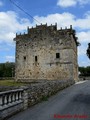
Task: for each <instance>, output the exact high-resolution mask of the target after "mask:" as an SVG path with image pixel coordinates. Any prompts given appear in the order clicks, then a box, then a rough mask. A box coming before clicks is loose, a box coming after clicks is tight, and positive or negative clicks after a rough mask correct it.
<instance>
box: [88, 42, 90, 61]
mask: <svg viewBox="0 0 90 120" xmlns="http://www.w3.org/2000/svg"><path fill="white" fill-rule="evenodd" d="M87 56H88V58H89V59H90V43H88V49H87Z"/></svg>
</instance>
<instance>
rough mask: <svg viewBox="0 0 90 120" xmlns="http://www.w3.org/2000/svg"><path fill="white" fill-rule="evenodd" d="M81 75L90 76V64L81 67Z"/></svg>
mask: <svg viewBox="0 0 90 120" xmlns="http://www.w3.org/2000/svg"><path fill="white" fill-rule="evenodd" d="M79 72H80V76H90V66H88V67H79Z"/></svg>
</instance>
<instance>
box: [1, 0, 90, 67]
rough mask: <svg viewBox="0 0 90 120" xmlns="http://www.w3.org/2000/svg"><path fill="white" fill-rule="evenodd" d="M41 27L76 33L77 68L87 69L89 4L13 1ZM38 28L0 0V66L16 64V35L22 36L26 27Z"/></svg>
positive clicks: (54, 0) (67, 0)
mask: <svg viewBox="0 0 90 120" xmlns="http://www.w3.org/2000/svg"><path fill="white" fill-rule="evenodd" d="M12 1H14V2H15V3H16V4H17V5H19V6H20V7H22V8H23V9H24V10H25V11H27V12H28V13H29V14H30V15H32V16H33V17H34V18H35V19H37V20H38V21H39V22H40V23H47V24H48V25H50V24H55V23H56V22H57V25H58V29H59V28H60V27H63V28H65V27H66V26H67V27H68V28H69V27H70V25H72V26H73V29H75V30H76V32H77V34H76V36H77V37H78V41H79V42H80V43H81V46H79V47H78V64H79V66H90V60H89V59H88V57H87V56H86V49H87V47H88V43H89V42H90V0H12ZM36 24H38V23H37V22H36V21H35V20H33V19H31V18H30V17H28V16H27V15H26V14H25V13H24V12H22V11H21V10H19V9H18V8H17V7H16V6H14V5H13V4H12V3H11V2H10V0H0V62H2V63H3V62H6V61H10V62H11V61H15V42H14V41H13V38H14V37H15V34H16V32H17V33H20V32H21V33H23V32H24V31H26V30H27V26H30V27H32V26H35V25H36Z"/></svg>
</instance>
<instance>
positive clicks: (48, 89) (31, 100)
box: [28, 80, 75, 106]
mask: <svg viewBox="0 0 90 120" xmlns="http://www.w3.org/2000/svg"><path fill="white" fill-rule="evenodd" d="M74 83H75V82H74V81H72V80H67V81H61V80H60V81H47V82H42V83H37V84H33V85H31V86H30V87H29V88H28V106H32V105H34V104H36V103H38V102H40V101H42V100H47V98H48V97H50V96H51V95H53V94H55V93H57V92H58V91H60V90H62V89H64V88H66V87H68V86H71V85H72V84H74Z"/></svg>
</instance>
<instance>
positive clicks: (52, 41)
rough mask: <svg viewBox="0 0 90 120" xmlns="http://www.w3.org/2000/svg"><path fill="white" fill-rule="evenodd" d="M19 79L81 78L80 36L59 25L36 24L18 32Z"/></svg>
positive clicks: (16, 73) (16, 70)
mask: <svg viewBox="0 0 90 120" xmlns="http://www.w3.org/2000/svg"><path fill="white" fill-rule="evenodd" d="M14 41H16V69H15V78H16V81H30V80H68V79H72V80H78V63H77V45H78V43H77V37H76V36H75V30H73V29H72V26H70V28H68V29H67V28H65V29H62V28H61V29H60V30H57V24H55V25H51V26H47V24H44V25H42V24H41V25H38V26H37V25H36V27H35V28H29V27H28V29H27V33H24V34H19V35H17V34H16V38H14Z"/></svg>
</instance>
